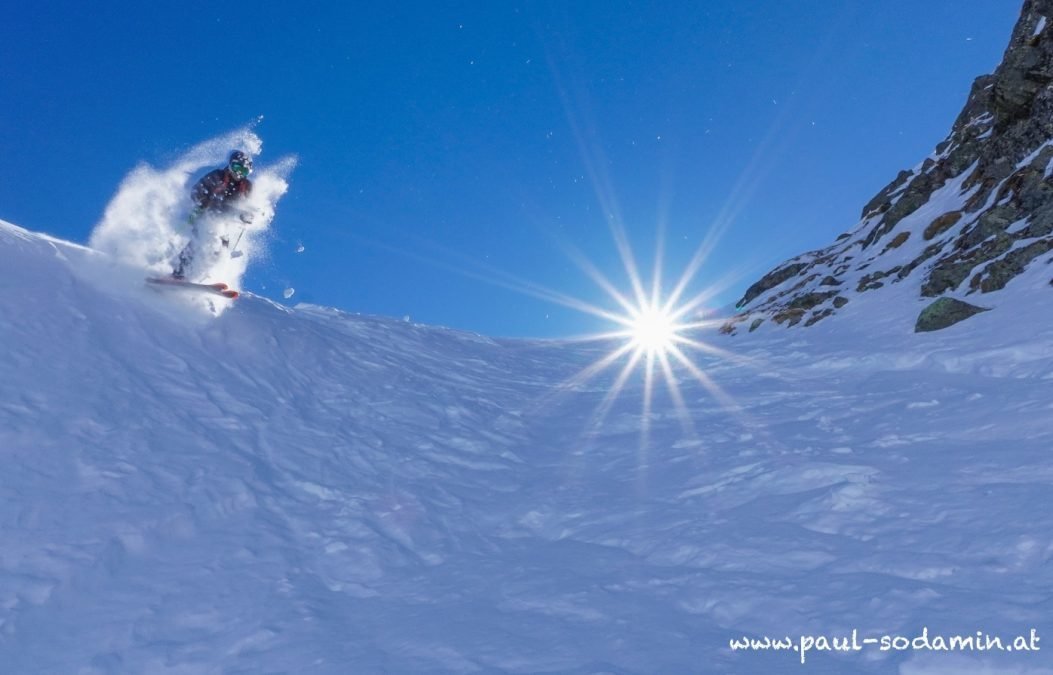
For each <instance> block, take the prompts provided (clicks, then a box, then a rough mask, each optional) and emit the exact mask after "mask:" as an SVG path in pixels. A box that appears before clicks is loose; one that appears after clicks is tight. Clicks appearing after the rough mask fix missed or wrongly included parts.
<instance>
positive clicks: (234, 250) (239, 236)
mask: <svg viewBox="0 0 1053 675" xmlns="http://www.w3.org/2000/svg"><path fill="white" fill-rule="evenodd" d="M244 234H245V228H244V227H242V228H241V232H239V233H238V238H237V239H236V240H235V241H234V247H233V248H232V249H230V257H231V258H237V257H238V256H236V255H234V253H235V252H237V250H238V244H240V243H241V237H242V236H243V235H244Z"/></svg>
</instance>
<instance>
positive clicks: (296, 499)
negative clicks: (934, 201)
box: [0, 223, 1053, 673]
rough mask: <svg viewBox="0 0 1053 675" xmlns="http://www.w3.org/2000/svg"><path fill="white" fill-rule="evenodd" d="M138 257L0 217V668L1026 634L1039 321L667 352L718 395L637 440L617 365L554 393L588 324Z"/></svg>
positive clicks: (931, 664)
mask: <svg viewBox="0 0 1053 675" xmlns="http://www.w3.org/2000/svg"><path fill="white" fill-rule="evenodd" d="M135 273H136V270H134V269H133V268H130V267H125V266H122V265H120V264H119V263H117V262H116V261H115V260H114V259H113V258H112V257H111V256H109V255H107V254H103V253H99V252H95V251H92V250H91V249H87V248H85V247H82V246H77V245H74V244H69V243H66V242H62V241H59V240H56V239H53V238H49V237H46V236H43V235H38V234H34V233H29V232H26V231H25V230H21V229H19V228H16V227H14V226H11V225H8V224H4V223H0V461H2V462H3V466H4V471H3V472H2V473H0V503H2V504H4V508H3V509H2V510H0V663H3V664H4V666H3V669H4V670H5V671H9V672H20V673H21V672H26V673H29V672H71V673H76V672H79V673H123V672H150V673H153V672H165V673H168V672H171V673H190V672H239V671H240V672H316V673H347V672H468V671H482V672H565V673H571V672H575V673H582V672H621V673H651V672H697V671H698V670H699V668H702V669H703V670H704V671H705V672H735V673H751V672H757V673H761V672H764V673H770V672H788V671H790V670H795V669H798V668H800V666H799V665H798V658H799V657H798V656H797V655H796V654H789V653H742V652H732V651H731V650H730V649H729V648H728V640H729V639H731V638H733V637H741V636H743V635H749V636H757V637H760V636H763V635H771V636H784V635H800V634H811V635H843V634H846V633H847V632H850V631H851V630H852V629H858V630H859V631H860V634H861V635H875V636H878V635H884V634H889V633H892V634H899V633H902V634H906V635H913V634H915V633H916V632H917V631H920V629H921V627H922V626H928V627H929V630H930V631H933V632H935V631H938V632H940V633H942V634H961V635H971V634H973V633H974V632H975V631H976V630H987V631H991V632H998V633H1004V634H1006V635H1010V634H1018V633H1019V634H1026V633H1027V631H1028V630H1029V629H1030V628H1032V627H1037V628H1038V629H1039V631H1040V634H1041V635H1043V636H1045V633H1046V632H1048V624H1047V623H1044V622H1045V621H1046V615H1047V614H1048V612H1044V611H1042V603H1043V602H1044V601H1045V600H1044V599H1045V598H1046V597H1047V595H1048V589H1049V588H1050V587H1051V584H1053V566H1051V565H1050V564H1049V561H1050V558H1051V556H1053V548H1051V547H1050V546H1049V537H1048V535H1049V531H1050V529H1051V526H1050V523H1049V522H1048V518H1047V517H1046V516H1045V515H1044V514H1043V513H1042V512H1041V511H1040V510H1039V511H1036V510H1035V509H1034V505H1035V504H1041V503H1046V502H1048V500H1049V498H1050V494H1049V490H1050V487H1049V486H1050V484H1051V481H1053V474H1051V472H1050V470H1049V468H1048V464H1049V463H1048V449H1049V447H1050V444H1051V442H1053V427H1051V422H1050V419H1051V415H1050V414H1049V413H1050V402H1049V396H1048V393H1049V392H1048V390H1049V386H1050V382H1051V381H1053V359H1051V358H1050V354H1049V351H1048V342H1047V339H1046V338H1045V337H1044V336H1046V335H1049V334H1050V331H1051V330H1053V319H1050V316H1049V315H1048V313H1046V314H1040V315H1038V316H1035V317H1033V319H1034V320H1033V322H1032V323H1030V324H1029V325H1028V326H1027V327H1026V328H1023V327H1018V328H1016V329H1013V328H1012V327H1011V326H1009V327H1007V324H1006V322H1005V317H1006V316H1011V315H1013V314H1014V313H1016V312H1018V311H1020V309H1021V308H1020V307H1016V306H1013V305H1012V303H1011V302H1010V303H1009V304H1008V306H1006V307H999V308H997V309H995V310H993V311H991V312H987V313H985V314H982V315H980V316H978V317H976V318H975V319H973V320H972V321H970V324H969V330H961V329H960V328H961V327H953V328H951V329H948V330H947V331H944V332H941V333H937V334H926V335H922V336H919V337H917V338H912V339H910V340H905V339H904V338H903V330H902V328H903V326H902V323H903V320H902V318H900V317H896V316H894V315H886V316H881V317H867V316H866V315H864V314H857V315H855V316H854V317H853V318H852V320H850V321H848V322H845V324H844V325H843V326H842V325H835V324H833V323H829V324H828V323H827V322H824V323H823V324H820V325H818V326H816V327H815V328H814V329H812V330H809V331H807V332H806V333H803V334H802V333H799V332H782V331H780V332H773V333H770V334H763V333H757V334H754V335H747V336H744V337H743V339H742V340H739V341H737V342H736V348H737V350H738V351H739V353H740V355H742V356H745V357H747V359H749V360H751V362H752V363H753V364H754V365H752V366H746V365H741V364H740V362H737V361H729V360H721V359H717V358H714V357H711V356H705V357H701V358H697V359H696V360H697V362H698V364H699V366H700V367H701V368H703V369H704V370H705V371H706V373H707V374H708V375H709V376H710V377H712V378H713V380H714V382H716V383H717V384H718V385H719V386H721V387H722V388H723V389H724V390H725V391H726V392H727V394H728V395H729V396H730V397H731V399H732V400H733V401H734V402H735V406H736V407H734V408H732V409H729V408H727V407H725V406H724V405H722V404H721V403H719V402H718V401H716V400H715V399H714V398H713V396H712V395H710V393H709V392H708V391H707V390H706V389H704V388H703V387H701V386H700V385H697V384H695V383H694V380H693V379H692V378H690V377H688V376H686V375H685V374H684V373H679V375H680V377H679V379H680V387H681V391H682V394H683V400H684V402H685V405H686V414H687V416H688V417H689V418H690V420H691V421H692V425H691V426H692V427H693V428H692V429H685V426H684V425H683V424H682V420H681V418H680V416H679V415H677V414H676V412H675V409H674V406H673V405H672V403H671V402H670V401H669V400H668V399H667V398H665V397H663V396H662V393H663V392H661V391H658V392H657V394H658V397H657V398H656V400H655V402H654V406H653V408H652V410H651V414H650V425H649V428H650V431H649V435H648V437H647V442H646V443H642V442H641V434H640V428H641V412H642V406H641V398H642V389H643V387H642V384H641V383H640V382H639V381H638V380H637V379H635V378H633V379H632V380H631V381H630V382H629V386H628V387H627V388H626V391H624V392H623V393H622V395H621V396H620V397H619V398H618V399H617V402H616V403H615V405H614V406H613V408H612V409H611V410H610V412H609V414H608V415H607V418H606V422H605V423H604V424H603V425H601V426H600V427H599V428H598V429H595V430H594V433H593V434H592V435H589V434H587V433H586V428H587V427H589V421H590V419H592V418H593V415H594V413H595V411H596V410H597V408H598V407H599V406H600V405H601V403H602V402H603V401H604V399H605V398H606V397H607V394H608V389H609V385H610V381H611V379H613V375H612V377H608V378H600V379H598V380H593V381H591V382H589V383H587V384H585V385H580V386H574V387H571V388H561V385H563V384H564V383H565V382H566V381H567V380H568V378H570V377H572V376H573V375H575V374H576V373H578V372H579V371H580V370H581V369H582V368H584V367H585V366H587V365H588V364H590V363H592V362H593V361H594V360H596V359H597V358H599V357H600V356H601V354H602V353H603V350H604V346H602V345H601V346H596V345H593V346H591V347H587V348H586V347H583V346H580V345H572V344H560V343H553V342H544V343H536V342H528V341H506V340H492V339H489V338H486V337H484V336H477V335H471V334H466V333H460V332H457V331H452V330H448V329H442V328H433V327H427V326H420V325H415V324H411V323H407V322H405V321H401V320H397V319H387V318H383V317H362V316H357V315H353V314H348V313H346V312H341V311H338V310H334V309H327V308H320V307H312V306H300V307H292V308H290V307H284V306H282V305H279V304H276V303H273V302H270V301H268V300H265V299H262V298H256V297H253V296H251V295H247V296H245V297H243V298H241V299H239V300H238V301H237V302H236V303H235V304H234V305H233V306H232V307H231V309H230V310H229V311H227V312H225V313H223V314H222V315H221V316H219V317H218V318H206V317H203V316H202V315H201V314H200V313H197V312H195V311H193V309H192V308H187V307H185V306H183V305H181V304H179V303H178V302H174V301H173V298H171V297H170V296H168V295H164V294H159V293H158V292H156V291H151V290H149V289H146V288H145V287H143V285H142V283H141V278H139V279H136V278H135V276H134V274H135ZM138 273H139V274H141V271H139V272H138ZM1028 278H1030V277H1027V276H1026V275H1025V276H1024V277H1021V278H1018V279H1016V280H1014V282H1013V283H1014V284H1019V283H1023V282H1025V281H1026V280H1027V279H1028ZM1041 281H1042V280H1041V279H1039V278H1038V277H1037V276H1036V277H1033V278H1031V282H1033V283H1040V282H1041ZM845 311H846V312H849V313H851V312H852V311H855V308H853V307H851V306H849V307H846V308H845ZM697 337H699V338H700V339H712V338H713V337H714V336H712V335H706V334H702V335H698V336H697ZM1010 588H1011V589H1012V592H1011V593H1010V592H1008V591H1007V590H1006V589H1010ZM1031 657H1032V655H1029V654H991V653H987V654H964V655H962V654H934V653H913V652H894V653H880V652H871V653H865V654H844V655H832V654H813V655H810V657H809V663H808V665H807V666H806V667H807V668H808V669H809V671H810V672H811V671H814V672H838V673H879V672H889V671H892V670H895V669H896V668H901V669H902V672H946V671H947V669H948V668H950V669H951V670H954V672H976V669H978V668H987V669H988V671H998V670H1004V669H1006V668H1016V670H1015V672H1021V673H1024V672H1036V673H1037V672H1041V671H1040V670H1039V666H1040V662H1039V661H1038V660H1036V659H1034V658H1031ZM700 664H701V665H700ZM941 669H942V671H941ZM970 669H973V670H972V671H971V670H970ZM1029 669H1030V670H1029Z"/></svg>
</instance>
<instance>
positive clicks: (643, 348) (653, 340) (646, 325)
mask: <svg viewBox="0 0 1053 675" xmlns="http://www.w3.org/2000/svg"><path fill="white" fill-rule="evenodd" d="M630 320H631V325H630V327H629V338H630V342H631V344H632V346H633V347H634V348H635V350H636V351H637V353H640V354H641V355H643V356H649V357H655V356H666V355H668V354H669V352H670V350H671V349H672V348H673V347H674V346H675V345H676V343H677V340H678V339H679V338H680V331H681V330H682V329H683V326H682V325H681V324H679V323H677V320H676V317H675V316H674V314H673V313H672V312H669V311H667V310H665V309H664V308H662V307H659V306H656V305H647V306H644V307H641V308H639V309H637V310H635V311H634V312H632V313H631V314H630Z"/></svg>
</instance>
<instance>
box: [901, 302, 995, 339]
mask: <svg viewBox="0 0 1053 675" xmlns="http://www.w3.org/2000/svg"><path fill="white" fill-rule="evenodd" d="M988 309H989V308H987V307H977V306H976V305H970V304H969V303H968V302H962V301H961V300H955V299H954V298H940V299H939V300H936V301H935V302H933V303H932V304H931V305H929V306H928V307H926V308H925V309H923V310H922V311H921V314H919V315H918V322H917V324H915V326H914V332H915V333H925V332H928V331H934V330H941V329H943V328H947V327H948V326H953V325H954V324H956V323H958V322H959V321H965V320H966V319H968V318H969V317H970V316H973V315H974V314H979V313H980V312H986V311H987V310H988Z"/></svg>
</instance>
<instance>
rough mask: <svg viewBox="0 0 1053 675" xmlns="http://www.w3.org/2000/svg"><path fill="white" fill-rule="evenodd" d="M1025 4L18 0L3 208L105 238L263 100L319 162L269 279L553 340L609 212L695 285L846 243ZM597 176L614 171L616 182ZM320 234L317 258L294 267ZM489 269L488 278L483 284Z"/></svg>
mask: <svg viewBox="0 0 1053 675" xmlns="http://www.w3.org/2000/svg"><path fill="white" fill-rule="evenodd" d="M1020 5H1021V2H1020V0H985V2H982V3H968V5H967V7H963V5H962V3H960V2H951V1H943V0H940V1H932V2H925V3H916V2H912V1H908V0H884V1H882V2H866V3H864V2H845V3H835V2H830V1H827V0H802V1H799V2H785V0H779V1H776V0H758V1H756V2H749V3H744V2H739V1H730V0H729V1H725V0H714V1H707V2H698V1H691V2H668V3H661V6H660V7H659V6H658V4H656V3H645V2H613V3H612V2H526V3H524V2H519V3H498V2H493V3H491V2H477V3H469V2H460V3H425V2H421V3H398V2H390V3H335V2H334V3H311V2H303V3H297V4H296V5H295V7H293V6H291V5H290V4H289V3H276V2H257V3H241V4H233V3H208V4H205V3H195V2H183V3H124V2H112V3H72V2H51V3H20V4H18V5H17V6H12V8H10V9H8V10H7V12H6V16H5V20H4V22H3V23H2V25H0V67H2V79H0V110H2V111H3V112H2V114H0V218H2V219H4V220H8V221H11V222H14V223H17V224H19V225H22V226H24V227H27V228H29V229H33V230H40V231H45V232H49V233H51V234H54V235H57V236H61V237H65V238H69V239H72V240H74V241H81V242H83V241H86V240H87V238H88V235H89V233H90V231H91V228H92V227H93V226H94V224H95V223H96V222H97V221H98V220H99V218H100V217H101V214H102V211H103V209H104V207H105V205H106V203H107V202H108V200H109V199H110V198H111V197H112V196H113V193H114V191H115V190H116V188H117V186H118V184H119V183H120V181H121V179H122V177H123V176H124V175H125V174H126V173H127V172H128V171H129V170H130V169H132V168H133V167H134V166H135V165H136V164H137V163H138V162H140V161H147V162H150V163H154V164H164V163H165V162H166V161H167V160H170V159H172V158H173V157H174V156H175V155H177V154H178V153H179V152H180V151H182V150H185V149H186V148H187V147H189V146H191V145H193V144H195V143H197V142H199V141H202V140H205V139H207V138H210V137H213V136H216V135H218V134H220V133H223V132H226V131H229V130H231V129H233V128H236V127H239V126H242V125H244V124H245V123H247V122H249V121H250V120H252V119H254V118H255V117H256V116H258V115H263V116H264V118H265V119H264V122H263V123H262V124H261V126H259V127H258V133H259V134H260V136H261V137H262V138H263V140H264V153H263V155H262V156H261V157H260V158H259V159H258V162H260V163H266V162H267V161H268V160H269V159H270V160H275V159H277V158H278V157H280V156H283V155H286V154H296V155H297V156H298V157H299V158H300V164H299V167H298V168H297V170H296V171H295V173H294V174H293V175H292V181H291V188H290V191H289V193H288V195H287V196H286V197H285V198H284V199H283V200H282V202H281V203H280V204H279V209H278V214H277V217H276V219H275V221H274V223H273V229H274V236H273V240H272V241H271V243H270V252H271V255H270V256H269V257H268V259H267V260H264V261H261V262H259V263H257V264H256V266H255V267H254V268H253V269H252V270H250V275H249V277H248V278H247V279H246V287H247V289H248V290H250V291H254V292H258V293H262V294H264V295H269V296H271V297H274V298H280V297H281V295H280V294H281V291H282V290H283V289H284V288H286V287H293V288H295V289H296V291H297V294H296V295H295V296H294V298H293V301H297V300H299V301H307V302H314V303H319V304H325V305H331V306H335V307H339V308H342V309H345V310H349V311H357V312H363V313H369V314H382V315H389V316H404V315H409V316H411V317H412V318H413V320H415V321H421V322H426V323H432V324H440V325H446V326H451V327H456V328H463V329H469V330H476V331H479V332H482V333H486V334H490V335H499V336H539V337H555V336H565V335H571V334H577V333H581V332H589V331H595V330H598V329H602V328H604V326H603V325H602V324H600V323H598V322H597V320H596V319H595V318H593V317H589V316H585V315H582V314H579V313H577V312H574V311H572V310H569V309H565V308H561V307H559V306H554V305H552V304H550V303H548V302H544V301H541V300H538V299H536V298H532V297H530V296H527V295H522V294H519V293H516V292H514V291H512V290H509V289H508V288H505V287H502V286H498V285H494V284H490V283H487V282H485V281H483V280H481V279H480V276H482V277H485V276H487V275H488V273H487V272H486V269H487V268H490V269H496V270H501V271H502V272H504V273H506V274H510V275H514V276H515V277H518V278H521V279H525V280H528V281H530V282H533V283H537V284H541V285H544V286H546V287H549V288H552V289H555V290H558V291H561V292H564V293H568V294H571V295H574V296H577V297H581V298H583V299H585V300H588V301H590V302H595V303H600V304H605V305H607V306H609V307H612V308H613V304H612V303H611V302H610V301H609V300H606V299H605V294H604V293H603V292H602V291H601V290H600V289H598V288H597V287H596V286H595V284H593V283H592V282H591V281H590V280H589V279H588V278H587V277H586V276H585V275H584V274H583V273H582V272H581V271H580V270H579V269H578V268H577V267H576V266H575V265H574V264H573V263H572V262H571V261H570V259H569V258H568V257H567V256H566V255H564V253H563V252H562V251H561V247H560V242H562V243H564V244H567V245H570V246H572V247H574V248H576V249H578V250H580V251H582V252H583V253H584V254H585V255H586V256H588V257H589V259H591V260H592V261H593V262H594V263H595V264H596V265H597V266H598V267H599V268H600V269H601V270H603V271H604V272H605V273H606V274H608V275H609V276H610V277H611V278H612V279H614V280H616V281H617V282H618V283H619V284H622V285H625V283H624V274H623V272H622V269H621V264H620V262H619V261H618V256H617V251H616V249H615V247H614V246H613V244H612V241H611V236H610V233H609V230H608V228H607V217H608V215H609V213H610V208H609V207H610V204H611V201H612V199H613V200H614V201H616V202H617V205H618V213H619V214H620V217H621V219H622V221H623V222H624V225H625V228H626V230H627V232H628V234H629V238H630V240H631V243H632V245H633V247H634V249H635V250H637V252H638V253H639V255H640V257H641V262H642V267H644V268H645V269H649V267H650V260H651V258H652V256H653V252H654V239H655V232H656V223H657V222H658V221H659V220H662V221H663V222H665V223H666V229H667V233H666V238H667V242H668V251H667V255H666V266H667V268H668V270H669V272H668V273H669V274H674V273H676V272H677V271H678V270H679V268H680V267H682V266H683V264H684V263H686V261H687V259H689V258H690V256H691V253H692V252H693V251H694V249H695V247H696V246H697V245H698V244H699V243H700V242H701V241H702V239H703V237H705V236H706V233H707V232H708V231H710V230H711V229H712V228H713V226H714V224H715V223H722V222H726V223H727V229H726V231H725V232H724V235H723V237H722V238H721V239H720V242H719V244H718V246H717V247H716V248H715V250H714V251H713V254H712V256H711V257H710V258H709V260H708V262H707V265H706V266H705V267H704V268H703V270H702V271H701V272H700V274H699V278H698V281H697V283H696V284H695V286H694V287H693V288H694V289H696V290H697V289H701V288H702V287H704V286H705V285H707V284H711V283H714V282H716V281H718V280H720V279H723V278H725V277H726V276H727V275H728V274H729V273H731V272H733V271H736V270H739V269H742V268H743V267H745V268H747V269H749V270H752V273H747V274H746V275H745V276H742V277H740V278H739V280H738V281H737V282H736V283H734V284H732V285H731V286H730V287H729V288H728V289H727V290H726V291H725V292H724V293H723V294H722V295H721V296H719V297H718V298H717V300H716V301H715V304H723V303H727V302H731V301H734V300H735V299H737V297H738V296H739V295H741V293H742V291H743V290H744V289H745V287H746V286H747V285H748V284H749V283H751V282H752V281H755V280H756V278H758V277H759V276H760V275H761V274H763V273H764V272H766V271H767V270H768V269H769V268H770V267H771V266H773V265H774V264H777V263H778V262H780V261H782V260H784V259H786V258H788V257H791V256H793V255H796V254H797V253H800V252H803V251H805V250H809V249H812V248H816V247H820V246H823V245H825V244H827V243H829V242H831V241H832V240H833V239H834V238H835V237H836V236H837V235H838V234H839V233H841V232H843V231H845V230H847V229H848V228H849V227H851V226H852V225H853V224H855V222H856V221H857V219H858V217H859V212H860V209H861V208H862V205H863V204H864V203H865V202H866V201H867V200H868V199H869V198H870V197H871V196H873V195H874V194H875V193H876V192H877V191H878V190H879V189H881V188H882V187H883V186H884V185H885V184H886V183H887V182H888V181H890V180H891V179H892V178H893V177H894V176H895V174H896V172H897V171H899V170H900V169H903V168H909V167H911V166H913V165H914V164H915V163H917V162H918V161H920V160H921V159H922V158H924V157H925V156H926V155H927V154H928V153H929V152H930V151H931V150H932V148H933V146H934V145H935V144H936V143H937V142H939V141H940V140H942V138H943V137H944V136H945V134H946V132H947V131H948V130H949V127H950V125H951V123H952V122H953V120H954V118H955V116H956V115H957V113H958V112H959V110H960V109H961V106H962V104H963V102H964V100H965V97H966V95H967V93H968V90H969V86H970V84H971V82H972V79H973V78H974V77H975V76H977V75H980V74H982V73H986V72H990V71H992V70H993V69H994V67H995V66H996V65H997V63H998V61H999V59H1000V58H1001V54H1002V51H1003V50H1004V48H1005V46H1006V44H1007V42H1008V38H1009V33H1010V30H1011V29H1012V26H1013V24H1014V22H1015V20H1016V18H1017V16H1018V13H1019V10H1020ZM590 175H592V176H599V177H600V178H601V179H602V180H601V185H600V188H599V190H597V184H596V181H595V180H593V179H591V178H590ZM300 243H302V244H303V245H304V251H303V252H302V253H297V252H296V250H297V246H298V245H299V244H300ZM465 272H468V273H467V274H466V273H465Z"/></svg>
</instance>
